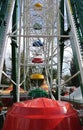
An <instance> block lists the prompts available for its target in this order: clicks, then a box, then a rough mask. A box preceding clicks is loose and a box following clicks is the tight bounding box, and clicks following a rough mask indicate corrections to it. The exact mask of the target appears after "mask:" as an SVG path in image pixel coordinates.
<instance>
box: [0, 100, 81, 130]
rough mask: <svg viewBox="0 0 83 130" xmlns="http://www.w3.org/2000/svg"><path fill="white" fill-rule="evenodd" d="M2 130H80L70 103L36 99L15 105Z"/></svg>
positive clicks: (76, 116)
mask: <svg viewBox="0 0 83 130" xmlns="http://www.w3.org/2000/svg"><path fill="white" fill-rule="evenodd" d="M2 130H81V126H80V122H79V118H78V114H77V112H76V111H75V110H74V109H73V108H72V106H71V104H70V103H67V102H63V101H56V100H52V99H48V98H36V99H33V100H27V101H24V102H20V103H15V104H14V105H13V106H12V108H11V109H10V110H9V111H8V113H7V116H6V120H5V122H4V127H3V129H2Z"/></svg>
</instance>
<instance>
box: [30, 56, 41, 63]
mask: <svg viewBox="0 0 83 130" xmlns="http://www.w3.org/2000/svg"><path fill="white" fill-rule="evenodd" d="M32 62H33V63H43V59H42V58H41V57H35V58H33V59H32Z"/></svg>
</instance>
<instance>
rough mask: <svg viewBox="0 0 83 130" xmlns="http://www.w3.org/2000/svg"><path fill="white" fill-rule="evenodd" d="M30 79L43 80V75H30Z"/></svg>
mask: <svg viewBox="0 0 83 130" xmlns="http://www.w3.org/2000/svg"><path fill="white" fill-rule="evenodd" d="M30 78H31V79H44V75H42V74H32V75H31V77H30Z"/></svg>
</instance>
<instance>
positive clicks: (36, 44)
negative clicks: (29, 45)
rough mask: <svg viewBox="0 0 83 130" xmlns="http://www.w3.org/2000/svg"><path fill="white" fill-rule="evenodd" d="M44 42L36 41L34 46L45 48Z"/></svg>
mask: <svg viewBox="0 0 83 130" xmlns="http://www.w3.org/2000/svg"><path fill="white" fill-rule="evenodd" d="M43 44H44V43H43V42H42V41H41V40H40V39H39V40H37V41H35V42H33V46H35V47H40V46H43Z"/></svg>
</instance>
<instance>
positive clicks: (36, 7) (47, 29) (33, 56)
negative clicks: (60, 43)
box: [18, 0, 58, 86]
mask: <svg viewBox="0 0 83 130" xmlns="http://www.w3.org/2000/svg"><path fill="white" fill-rule="evenodd" d="M57 14H58V8H57V1H56V0H52V1H50V0H47V1H43V0H42V1H37V0H36V1H34V0H31V1H30V0H23V1H22V0H21V2H20V18H19V28H20V31H19V35H20V38H19V39H20V44H22V47H23V52H24V63H21V61H20V57H19V62H18V63H19V64H18V66H20V65H23V66H24V73H25V74H24V75H27V74H28V71H29V69H30V68H31V69H32V74H42V71H43V69H44V70H45V73H46V81H47V84H48V85H49V86H52V76H50V75H52V73H53V72H52V70H53V66H56V53H57V51H56V50H57V49H56V48H57V44H56V41H57V38H56V37H55V35H56V33H57V20H58V16H57ZM21 36H22V37H21ZM21 41H23V43H21ZM20 47H21V45H19V48H20ZM18 50H19V49H18ZM50 70H51V71H50ZM18 77H19V75H18ZM48 77H50V80H51V83H49V80H48Z"/></svg>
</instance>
